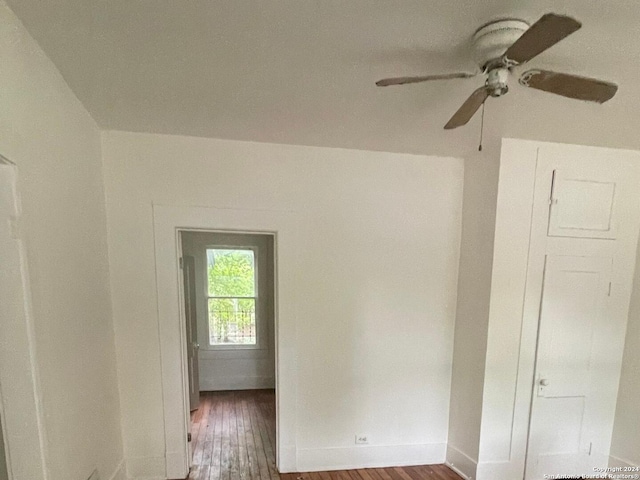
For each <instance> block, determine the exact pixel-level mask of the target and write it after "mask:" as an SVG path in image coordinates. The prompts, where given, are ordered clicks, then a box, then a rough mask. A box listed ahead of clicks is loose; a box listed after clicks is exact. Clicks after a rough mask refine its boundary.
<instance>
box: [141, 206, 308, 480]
mask: <svg viewBox="0 0 640 480" xmlns="http://www.w3.org/2000/svg"><path fill="white" fill-rule="evenodd" d="M153 226H154V240H155V258H156V282H157V284H156V288H157V293H158V322H159V323H158V326H159V334H160V352H161V367H162V391H163V408H164V428H165V451H166V458H165V462H166V464H165V468H166V471H165V472H164V474H165V475H166V478H184V477H186V476H187V474H188V472H189V458H188V456H189V454H188V445H187V441H186V438H187V431H188V428H189V426H188V425H189V401H188V385H187V378H188V377H187V371H186V370H187V364H186V351H185V346H186V343H185V342H186V340H185V336H186V328H185V319H184V311H183V309H182V308H181V305H182V302H181V298H182V291H181V290H182V288H181V274H180V268H179V264H178V257H179V253H180V237H179V232H180V231H183V230H195V231H226V232H242V233H270V234H273V235H275V263H276V265H275V277H276V279H275V311H276V314H275V350H276V412H277V415H276V417H277V424H276V465H277V467H278V469H279V470H280V471H281V472H290V471H295V468H296V465H295V463H293V464H292V463H291V461H292V460H295V458H293V459H292V458H291V456H290V455H283V452H286V451H288V449H287V448H286V447H284V446H286V445H295V439H296V396H297V347H296V328H295V327H296V312H297V311H298V299H297V296H296V293H295V292H296V284H297V283H298V282H297V276H298V275H300V274H301V273H300V272H299V262H298V250H299V242H298V234H297V230H298V229H297V221H296V214H295V212H291V211H275V210H238V209H220V208H209V207H178V206H163V205H153ZM129 470H131V469H129ZM129 475H130V476H133V475H132V473H131V472H129Z"/></svg>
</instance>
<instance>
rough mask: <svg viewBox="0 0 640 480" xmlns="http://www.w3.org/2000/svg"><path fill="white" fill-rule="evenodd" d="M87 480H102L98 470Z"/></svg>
mask: <svg viewBox="0 0 640 480" xmlns="http://www.w3.org/2000/svg"><path fill="white" fill-rule="evenodd" d="M87 480H100V474H99V473H98V469H97V468H96V469H95V470H94V471H93V472H91V476H90V477H89V478H87Z"/></svg>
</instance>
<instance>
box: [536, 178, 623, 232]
mask: <svg viewBox="0 0 640 480" xmlns="http://www.w3.org/2000/svg"><path fill="white" fill-rule="evenodd" d="M616 187H617V182H616V181H615V180H613V179H611V180H608V179H606V178H602V173H599V174H598V175H596V176H594V177H590V176H589V175H585V173H584V172H581V173H580V174H578V175H575V174H573V175H572V174H570V173H569V172H566V171H562V170H556V171H555V172H554V180H553V194H552V197H551V212H550V215H549V232H548V233H549V235H550V236H555V237H583V238H608V239H615V238H616V230H617V228H616V227H617V213H618V212H617V210H618V209H617V208H616V207H617V205H616V189H617V188H616Z"/></svg>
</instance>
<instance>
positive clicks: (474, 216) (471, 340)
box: [447, 143, 500, 478]
mask: <svg viewBox="0 0 640 480" xmlns="http://www.w3.org/2000/svg"><path fill="white" fill-rule="evenodd" d="M499 152H500V149H499V145H498V144H495V143H489V144H488V145H486V146H485V148H484V151H483V152H475V153H472V154H470V155H469V156H468V157H467V159H466V160H465V169H464V196H463V198H464V200H463V210H462V238H461V245H460V267H459V268H460V270H459V277H458V294H457V310H456V325H455V343H454V355H453V372H452V378H451V414H450V417H449V441H448V450H447V463H448V464H449V465H451V466H452V467H454V468H455V469H457V470H458V471H459V472H460V473H462V474H464V475H466V476H467V477H472V478H475V469H476V464H477V462H478V451H479V439H480V419H481V416H482V390H483V385H484V363H485V352H486V343H487V320H488V318H489V295H490V291H491V264H492V259H493V238H494V227H495V202H496V196H497V191H498V163H497V162H495V161H493V159H494V158H495V157H497V156H499Z"/></svg>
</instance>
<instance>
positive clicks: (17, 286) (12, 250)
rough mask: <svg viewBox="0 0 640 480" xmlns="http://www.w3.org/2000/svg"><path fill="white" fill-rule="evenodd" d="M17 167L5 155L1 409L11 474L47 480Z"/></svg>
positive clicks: (0, 171)
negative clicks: (21, 227)
mask: <svg viewBox="0 0 640 480" xmlns="http://www.w3.org/2000/svg"><path fill="white" fill-rule="evenodd" d="M17 177H18V170H17V167H15V166H14V165H13V164H12V163H11V162H10V161H8V160H7V159H6V158H5V157H2V156H0V187H1V188H0V195H2V198H1V203H2V204H1V205H0V216H2V217H5V218H0V223H1V225H0V243H2V245H0V247H1V248H0V265H2V270H3V274H2V275H1V276H0V298H2V301H1V302H0V410H1V414H2V419H3V422H2V424H3V425H2V426H3V429H4V432H3V433H4V440H5V443H6V446H7V449H6V457H7V458H6V460H7V467H8V469H9V472H8V473H9V478H15V479H22V478H28V479H29V480H32V479H33V480H47V479H48V478H49V471H48V468H47V465H48V462H47V458H48V457H47V436H46V430H45V423H44V413H43V401H42V393H41V388H40V378H39V374H38V360H37V352H36V343H35V327H34V321H33V309H32V301H31V289H30V285H31V282H30V280H29V271H28V266H27V265H28V264H27V250H26V247H25V244H24V240H23V239H22V232H21V231H20V218H21V215H22V209H21V205H20V197H19V194H18V190H17Z"/></svg>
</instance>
